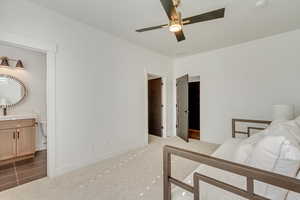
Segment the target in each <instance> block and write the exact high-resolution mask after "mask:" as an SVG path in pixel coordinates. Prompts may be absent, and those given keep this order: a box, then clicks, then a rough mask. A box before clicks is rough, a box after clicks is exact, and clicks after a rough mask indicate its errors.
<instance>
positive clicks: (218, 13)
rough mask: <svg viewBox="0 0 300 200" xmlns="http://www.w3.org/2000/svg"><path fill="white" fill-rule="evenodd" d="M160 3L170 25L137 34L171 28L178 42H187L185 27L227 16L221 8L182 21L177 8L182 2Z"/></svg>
mask: <svg viewBox="0 0 300 200" xmlns="http://www.w3.org/2000/svg"><path fill="white" fill-rule="evenodd" d="M160 2H161V4H162V6H163V8H164V10H165V12H166V14H167V16H168V18H169V23H168V24H164V25H159V26H153V27H149V28H143V29H138V30H136V32H139V33H141V32H145V31H151V30H156V29H161V28H165V27H169V31H170V32H172V33H174V34H175V36H176V38H177V41H178V42H180V41H183V40H185V36H184V33H183V26H184V25H189V24H195V23H199V22H205V21H210V20H215V19H218V18H224V16H225V8H221V9H218V10H214V11H210V12H207V13H203V14H200V15H196V16H192V17H187V18H184V19H182V17H181V13H180V12H177V10H176V8H178V7H179V6H180V4H181V0H160Z"/></svg>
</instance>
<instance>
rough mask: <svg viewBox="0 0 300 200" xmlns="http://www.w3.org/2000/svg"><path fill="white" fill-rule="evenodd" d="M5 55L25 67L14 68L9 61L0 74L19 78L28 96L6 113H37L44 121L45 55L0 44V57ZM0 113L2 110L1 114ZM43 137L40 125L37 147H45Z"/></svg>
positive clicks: (13, 64)
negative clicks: (22, 68)
mask: <svg viewBox="0 0 300 200" xmlns="http://www.w3.org/2000/svg"><path fill="white" fill-rule="evenodd" d="M1 56H7V57H9V58H12V59H20V60H22V62H23V64H24V66H25V69H24V70H20V69H15V68H14V66H15V65H16V62H10V65H11V66H12V67H0V74H8V75H11V76H14V77H16V78H18V79H19V80H21V81H22V82H23V83H24V84H25V85H26V87H27V90H28V96H27V97H26V98H25V99H24V101H23V102H22V103H21V104H19V105H17V106H15V107H12V108H9V109H8V115H15V114H16V115H23V114H28V113H29V114H31V113H34V114H38V116H39V117H40V119H39V120H41V121H46V120H47V119H46V116H47V110H46V55H45V54H43V53H39V52H34V51H30V50H27V49H21V48H16V47H11V46H6V45H5V44H0V57H1ZM0 115H2V112H1V114H0ZM44 143H45V138H44V137H43V136H42V134H41V131H40V127H38V128H37V141H36V144H37V149H44V148H46V145H45V144H44Z"/></svg>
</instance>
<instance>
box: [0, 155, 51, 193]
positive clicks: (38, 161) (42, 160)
mask: <svg viewBox="0 0 300 200" xmlns="http://www.w3.org/2000/svg"><path fill="white" fill-rule="evenodd" d="M46 176H47V151H39V152H37V153H36V157H35V158H34V159H28V160H24V161H18V162H15V163H12V164H8V165H3V166H0V192H1V191H4V190H7V189H9V188H12V187H16V186H18V185H22V184H25V183H28V182H31V181H34V180H37V179H40V178H43V177H46Z"/></svg>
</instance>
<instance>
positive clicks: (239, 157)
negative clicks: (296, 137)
mask: <svg viewBox="0 0 300 200" xmlns="http://www.w3.org/2000/svg"><path fill="white" fill-rule="evenodd" d="M284 122H286V120H285V121H284V120H276V121H273V122H272V123H271V124H270V126H268V127H267V128H266V129H265V130H263V131H260V132H258V133H256V134H254V135H252V136H250V137H249V138H247V139H245V140H243V141H242V142H241V143H240V144H239V146H238V147H237V151H236V153H235V155H234V159H233V160H234V162H237V163H240V164H246V165H247V164H249V163H248V161H249V159H250V155H251V154H252V151H253V149H254V148H255V145H256V144H257V143H258V142H259V141H260V140H261V139H263V138H264V137H265V136H267V135H270V133H271V132H274V130H276V129H278V126H279V125H280V124H281V123H284Z"/></svg>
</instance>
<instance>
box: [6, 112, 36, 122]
mask: <svg viewBox="0 0 300 200" xmlns="http://www.w3.org/2000/svg"><path fill="white" fill-rule="evenodd" d="M37 118H38V117H37V115H36V114H26V115H7V116H0V121H7V120H21V119H37Z"/></svg>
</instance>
